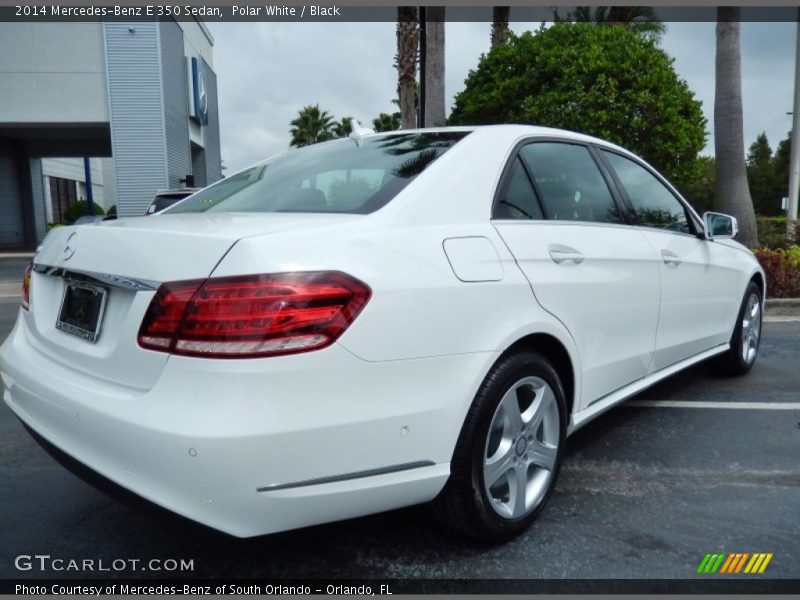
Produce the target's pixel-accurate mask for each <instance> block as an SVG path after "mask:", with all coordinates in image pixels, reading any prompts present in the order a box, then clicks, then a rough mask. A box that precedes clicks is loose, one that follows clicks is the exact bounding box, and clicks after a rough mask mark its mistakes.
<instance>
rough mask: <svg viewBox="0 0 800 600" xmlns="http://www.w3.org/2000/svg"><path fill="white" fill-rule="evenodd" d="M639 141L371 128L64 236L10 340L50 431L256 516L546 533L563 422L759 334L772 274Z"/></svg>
mask: <svg viewBox="0 0 800 600" xmlns="http://www.w3.org/2000/svg"><path fill="white" fill-rule="evenodd" d="M736 232H737V226H736V221H735V219H733V218H732V217H728V216H726V215H721V214H718V213H706V214H705V215H704V217H703V218H701V217H699V216H698V215H697V213H696V212H695V211H694V210H693V209H692V207H691V206H689V204H688V203H687V202H686V201H685V200H684V199H683V198H682V197H681V196H680V194H679V193H678V192H677V191H676V190H675V188H673V187H672V186H671V185H670V184H669V183H668V182H666V181H665V180H664V179H663V178H662V177H661V176H660V175H659V174H658V173H657V172H655V171H654V169H653V168H651V167H650V166H648V165H647V164H646V163H645V162H643V161H642V160H641V159H639V158H637V157H636V156H634V155H633V154H631V153H630V152H628V151H626V150H624V149H622V148H620V147H617V146H614V145H612V144H609V143H606V142H604V141H601V140H598V139H595V138H591V137H588V136H585V135H579V134H575V133H570V132H566V131H560V130H554V129H545V128H539V127H530V126H516V125H514V126H511V125H507V126H491V127H481V128H443V129H426V130H412V131H400V132H392V133H383V134H363V133H362V134H361V135H353V136H351V137H350V138H347V139H340V140H336V141H332V142H327V143H323V144H318V145H314V146H308V147H305V148H301V149H297V150H292V151H290V152H287V153H285V154H282V155H280V156H277V157H275V158H273V159H271V160H267V161H265V162H263V163H260V164H257V165H255V166H253V167H251V168H248V169H246V170H244V171H241V172H239V173H237V174H235V175H233V176H230V177H228V178H226V179H223V180H222V181H220V182H219V183H217V184H215V185H212V186H211V187H209V188H206V189H205V190H203V191H201V192H199V193H197V194H194V195H193V196H191V197H189V198H187V199H186V200H183V201H181V202H180V203H178V204H177V205H175V206H173V207H172V208H170V209H168V210H166V211H165V212H163V213H160V214H158V215H156V216H151V217H148V218H129V219H120V220H117V221H107V222H103V223H101V224H98V225H87V226H79V227H62V228H58V229H55V230H53V231H51V232H50V233H49V234H48V235H47V238H46V239H45V241H44V242H43V244H42V245H41V247H40V249H39V250H38V252H37V254H36V256H35V258H34V260H33V263H32V264H31V266H30V269H29V271H28V273H27V274H26V278H25V282H24V290H23V291H24V295H23V301H22V307H21V309H20V312H19V318H18V320H17V323H16V325H15V327H14V330H13V332H12V333H11V335H10V336H9V338H8V339H7V340H6V341H5V343H4V344H3V346H2V348H1V349H0V372H1V373H2V380H3V384H4V386H5V392H4V399H5V402H6V403H7V404H8V406H10V407H11V409H12V410H13V411H14V413H16V415H17V416H18V417H19V418H20V419H21V420H22V422H23V423H24V424H25V425H26V426H27V427H28V428H29V429H30V430H31V431H32V432H33V433H34V435H35V437H37V438H39V439H40V440H42V441H43V443H44V444H45V445H47V446H51V447H52V448H53V449H55V450H57V451H58V452H60V453H63V454H65V455H67V456H69V457H71V458H72V459H75V460H76V461H77V462H78V463H80V464H82V465H83V466H85V467H88V468H89V469H91V471H93V472H95V473H98V474H100V475H101V476H102V477H103V479H105V480H110V481H111V482H113V483H115V484H118V485H119V486H122V487H123V488H127V489H128V490H131V491H133V492H135V493H136V494H138V495H139V496H142V497H144V498H146V499H148V500H150V501H152V502H154V503H156V504H158V505H161V506H163V507H166V508H167V509H169V510H171V511H174V512H176V513H179V514H181V515H183V516H185V517H188V518H190V519H193V520H195V521H198V522H200V523H203V524H205V525H208V526H210V527H213V528H216V529H219V530H222V531H224V532H227V533H229V534H232V535H235V536H241V537H245V536H254V535H260V534H266V533H270V532H277V531H281V530H287V529H292V528H297V527H303V526H307V525H312V524H316V523H323V522H328V521H333V520H338V519H345V518H349V517H355V516H358V515H365V514H368V513H374V512H378V511H385V510H388V509H393V508H397V507H401V506H408V505H412V504H417V503H425V502H429V501H432V507H433V509H434V513H435V514H437V515H438V516H440V517H441V518H442V519H443V520H444V521H445V522H447V523H449V524H450V525H452V526H453V527H455V528H456V529H457V530H459V531H461V532H463V533H465V534H467V535H469V536H472V537H474V538H478V539H481V540H488V541H500V540H505V539H509V538H511V537H513V536H515V535H517V534H519V533H521V532H522V531H524V530H525V528H526V527H528V525H530V523H531V522H532V521H533V520H534V519H535V518H536V516H537V515H538V514H539V513H540V511H541V510H542V508H543V507H544V505H545V503H546V501H547V499H548V497H549V496H550V494H551V492H552V490H553V487H554V485H555V482H556V477H557V475H558V470H559V463H560V461H561V457H562V454H563V451H564V445H565V443H566V441H567V436H568V435H569V434H570V433H571V432H573V431H575V430H576V429H578V428H579V427H581V426H582V425H584V424H585V423H587V422H588V421H590V420H591V419H593V418H594V417H596V416H598V415H600V414H601V413H603V412H604V411H606V410H607V409H609V408H611V407H613V406H614V405H616V404H618V403H619V402H621V401H623V400H624V399H625V398H628V397H630V396H631V395H633V394H636V393H637V392H639V391H641V390H643V389H644V388H646V387H648V386H650V385H652V384H654V383H656V382H657V381H659V380H661V379H664V378H665V377H668V376H670V375H672V374H674V373H676V372H677V371H680V370H681V369H684V368H686V367H688V366H689V365H692V364H695V363H697V362H699V361H703V360H706V359H713V360H714V361H715V362H716V363H717V364H718V365H719V366H720V367H721V368H722V369H724V370H725V371H727V372H729V373H732V374H743V373H745V372H747V371H748V370H749V369H750V367H751V366H752V365H753V362H754V360H755V358H756V354H757V352H758V347H759V337H760V332H761V314H762V307H763V302H764V296H765V285H764V274H763V271H762V270H761V268H760V267H759V265H758V263H757V261H756V259H755V258H754V256H753V254H752V253H751V252H750V251H749V250H747V249H746V248H744V247H743V246H741V245H740V244H738V243H737V242H735V241H733V240H732V239H731V238H733V237H734V236H735V235H736Z"/></svg>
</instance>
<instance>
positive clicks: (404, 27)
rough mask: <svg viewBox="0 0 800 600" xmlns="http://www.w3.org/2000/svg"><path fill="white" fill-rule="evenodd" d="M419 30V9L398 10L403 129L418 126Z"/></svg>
mask: <svg viewBox="0 0 800 600" xmlns="http://www.w3.org/2000/svg"><path fill="white" fill-rule="evenodd" d="M418 48H419V28H418V26H417V9H416V8H415V7H413V6H399V7H398V8H397V55H396V56H395V67H397V95H398V98H399V101H400V124H401V126H402V127H403V129H413V128H414V127H416V126H417V106H416V104H417V101H416V97H417V52H418Z"/></svg>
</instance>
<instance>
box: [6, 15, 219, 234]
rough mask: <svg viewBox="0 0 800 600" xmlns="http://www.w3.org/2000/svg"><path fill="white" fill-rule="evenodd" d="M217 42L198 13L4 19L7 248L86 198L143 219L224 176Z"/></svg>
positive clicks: (40, 230) (44, 229)
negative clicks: (183, 191)
mask: <svg viewBox="0 0 800 600" xmlns="http://www.w3.org/2000/svg"><path fill="white" fill-rule="evenodd" d="M213 44H214V41H213V38H212V36H211V34H210V33H209V31H208V29H207V28H206V26H205V25H204V24H203V23H202V22H200V21H197V20H193V21H186V22H175V21H137V22H130V23H126V22H116V21H115V22H110V21H109V22H106V23H45V22H41V23H37V22H18V23H8V22H6V23H0V249H2V248H15V247H20V248H21V247H33V246H35V245H36V244H37V243H38V242H39V241H41V239H42V238H43V237H44V235H45V233H46V232H47V227H48V224H49V223H61V222H63V220H64V211H65V210H66V208H68V207H69V206H70V205H71V204H73V203H74V202H76V201H78V200H80V199H81V198H84V199H85V198H87V195H88V189H87V182H86V177H85V172H86V171H85V169H84V158H85V157H88V158H90V165H91V168H90V169H89V172H90V174H91V175H90V178H91V182H92V190H93V196H94V201H95V202H97V204H98V205H100V206H102V207H104V208H105V209H106V210H107V209H108V208H110V207H111V206H116V207H117V212H118V214H119V216H121V217H126V216H140V215H142V214H144V212H145V210H146V209H147V206H148V204H149V203H150V201H151V200H152V198H153V196H154V194H155V193H156V192H157V191H158V190H163V189H168V188H177V187H185V186H187V185H189V186H191V185H194V186H197V187H202V186H205V185H209V184H211V183H213V182H214V181H217V180H218V179H220V178H221V176H222V172H221V158H220V139H219V117H218V106H217V81H216V74H215V72H214V62H213Z"/></svg>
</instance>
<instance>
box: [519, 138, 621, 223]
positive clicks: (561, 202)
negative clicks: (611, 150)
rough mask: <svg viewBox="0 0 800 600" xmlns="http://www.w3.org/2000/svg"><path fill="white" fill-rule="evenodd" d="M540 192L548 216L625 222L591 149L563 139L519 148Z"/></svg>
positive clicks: (562, 219) (604, 221) (577, 219)
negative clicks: (565, 141)
mask: <svg viewBox="0 0 800 600" xmlns="http://www.w3.org/2000/svg"><path fill="white" fill-rule="evenodd" d="M520 154H521V155H522V158H523V159H524V160H525V163H526V164H527V165H528V167H529V168H530V170H531V173H532V174H533V178H534V180H535V181H536V185H537V187H538V191H539V192H540V194H541V199H542V204H543V205H544V209H545V212H546V213H547V218H548V219H555V220H560V221H592V222H599V223H620V222H622V221H623V219H622V217H621V215H620V211H619V209H618V207H617V204H616V203H615V202H614V197H613V196H612V195H611V191H610V190H609V189H608V185H607V184H606V181H605V179H604V178H603V175H602V173H601V172H600V169H599V168H598V166H597V164H596V163H595V161H594V158H592V155H591V154H590V153H589V149H588V148H586V147H585V146H581V145H578V144H569V143H563V142H533V143H531V144H528V145H527V146H525V147H523V148H522V150H521V151H520Z"/></svg>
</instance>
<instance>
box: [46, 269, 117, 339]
mask: <svg viewBox="0 0 800 600" xmlns="http://www.w3.org/2000/svg"><path fill="white" fill-rule="evenodd" d="M105 307H106V289H105V288H102V287H99V286H96V285H90V284H88V283H82V282H77V281H69V282H67V286H66V289H65V290H64V298H63V300H62V301H61V310H60V312H59V314H58V320H57V321H56V329H60V330H61V331H64V332H66V333H69V334H71V335H74V336H77V337H79V338H81V339H84V340H86V341H87V342H96V341H97V338H98V336H99V334H100V323H101V321H102V320H103V310H104V309H105Z"/></svg>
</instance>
